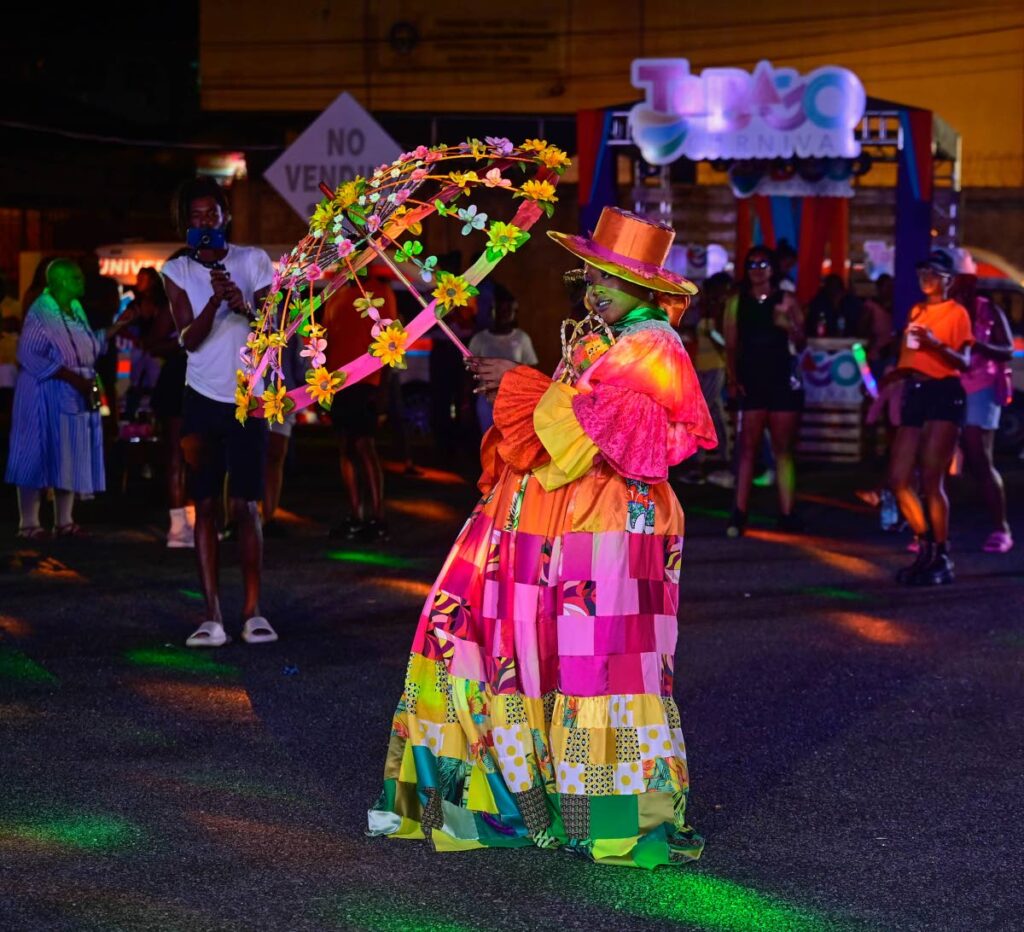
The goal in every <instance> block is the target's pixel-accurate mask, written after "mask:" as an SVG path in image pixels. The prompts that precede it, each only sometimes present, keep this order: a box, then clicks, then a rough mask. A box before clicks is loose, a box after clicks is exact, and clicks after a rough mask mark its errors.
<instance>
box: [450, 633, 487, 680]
mask: <svg viewBox="0 0 1024 932" xmlns="http://www.w3.org/2000/svg"><path fill="white" fill-rule="evenodd" d="M449 642H451V643H454V645H455V651H454V652H453V654H452V656H451V659H450V660H449V661H448V672H449V673H451V675H452V676H464V677H466V678H467V679H470V680H482V679H484V678H485V675H484V664H483V658H482V657H481V656H480V647H479V645H477V644H474V643H473V642H472V641H464V640H462V639H461V638H449Z"/></svg>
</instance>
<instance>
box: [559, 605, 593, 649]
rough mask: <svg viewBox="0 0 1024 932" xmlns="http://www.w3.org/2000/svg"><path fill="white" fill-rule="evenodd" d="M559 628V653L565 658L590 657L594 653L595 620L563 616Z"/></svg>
mask: <svg viewBox="0 0 1024 932" xmlns="http://www.w3.org/2000/svg"><path fill="white" fill-rule="evenodd" d="M557 626H558V653H559V655H560V656H561V657H562V658H565V657H589V656H590V655H591V654H593V653H594V619H593V618H585V617H582V616H579V615H561V616H560V617H559V618H558V621H557Z"/></svg>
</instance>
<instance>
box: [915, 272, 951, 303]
mask: <svg viewBox="0 0 1024 932" xmlns="http://www.w3.org/2000/svg"><path fill="white" fill-rule="evenodd" d="M917 284H918V285H919V286H920V288H921V291H922V292H923V293H924V295H925V297H926V298H932V297H935V296H940V297H944V296H945V294H946V289H947V288H948V287H949V276H947V275H940V274H939V273H938V272H934V271H932V270H931V269H918V270H917Z"/></svg>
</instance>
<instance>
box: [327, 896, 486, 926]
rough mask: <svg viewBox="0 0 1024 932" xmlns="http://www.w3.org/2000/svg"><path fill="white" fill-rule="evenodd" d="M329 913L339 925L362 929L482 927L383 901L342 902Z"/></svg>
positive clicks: (477, 924)
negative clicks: (331, 913) (364, 902)
mask: <svg viewBox="0 0 1024 932" xmlns="http://www.w3.org/2000/svg"><path fill="white" fill-rule="evenodd" d="M332 912H333V914H334V915H333V919H334V921H335V922H336V923H337V925H338V927H339V928H344V929H360V930H364V932H394V930H395V929H401V930H402V932H478V930H479V929H480V928H481V927H480V925H479V923H465V922H455V921H454V920H452V919H450V918H448V917H447V916H442V915H441V914H439V913H434V912H428V911H427V910H414V909H409V908H403V907H402V906H399V905H398V904H396V903H394V902H390V903H388V902H386V901H382V902H381V905H379V906H370V905H366V904H362V903H360V904H358V905H356V904H352V905H345V906H342V907H339V908H337V909H335V910H332Z"/></svg>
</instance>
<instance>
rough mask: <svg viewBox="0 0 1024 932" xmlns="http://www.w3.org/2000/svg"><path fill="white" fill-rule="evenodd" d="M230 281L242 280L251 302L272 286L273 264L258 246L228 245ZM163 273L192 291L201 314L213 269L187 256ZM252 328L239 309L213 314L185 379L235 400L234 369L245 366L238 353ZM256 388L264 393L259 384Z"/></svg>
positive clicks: (223, 309)
mask: <svg viewBox="0 0 1024 932" xmlns="http://www.w3.org/2000/svg"><path fill="white" fill-rule="evenodd" d="M221 264H222V265H223V266H224V268H225V269H227V272H228V275H230V276H231V280H232V281H233V282H234V283H235V284H236V285H238V287H239V288H240V289H241V291H242V296H243V297H244V298H245V300H246V301H248V302H249V303H250V304H252V303H254V301H253V295H254V294H255V293H256V292H257V291H260V290H262V289H263V288H266V287H268V286H269V285H270V283H271V282H272V281H273V278H274V266H273V263H272V262H271V261H270V256H268V255H267V254H266V253H265V252H264V251H263V250H262V249H257V248H256V247H255V246H235V245H234V244H233V243H232V244H228V254H227V255H226V256H225V257H224V258H223V259H221ZM161 272H162V273H163V274H164V275H165V276H166V277H167V278H169V279H170V280H171V281H172V282H174V284H175V285H177V286H178V287H179V288H180V289H181V290H182V291H184V292H185V294H186V295H188V300H189V303H190V304H191V305H192V313H193V314H194V315H195V316H196V317H198V316H199V315H200V313H202V310H203V308H204V307H206V302H207V301H209V300H210V295H212V294H213V286H212V285H211V284H210V270H209V269H208V268H207V267H206V266H205V265H203V264H202V263H200V262H196V261H195V260H193V259H190V258H189V257H188V256H182V257H181V258H179V259H171V261H170V262H166V263H164V267H163V268H162V269H161ZM251 332H252V331H251V330H250V328H249V321H248V319H247V318H246V317H245V315H244V314H237V313H235V312H234V311H232V310H231V308H229V307H228V306H227V304H221V306H220V307H219V308H217V311H216V314H215V315H214V318H213V327H212V328H211V330H210V333H209V335H208V336H207V338H206V339H205V340H203V342H202V343H200V344H199V346H198V347H197V348H196V349H195V350H194V351H192V352H190V353H189V354H188V368H187V370H186V374H185V384H186V385H188V386H189V388H191V389H193V390H194V391H197V392H199V394H200V395H205V396H206V397H207V398H210V399H212V400H213V401H223V402H229V403H232V404H233V403H234V400H235V385H236V379H235V373H236V372H237V371H238V369H240V368H241V365H242V361H241V359H240V358H239V353H240V352H241V350H242V347H243V346H245V341H246V340H247V339H248V338H249V334H250V333H251ZM256 391H258V392H262V391H263V388H262V386H260V385H257V386H256Z"/></svg>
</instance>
